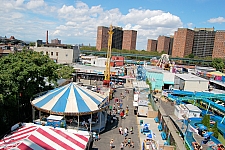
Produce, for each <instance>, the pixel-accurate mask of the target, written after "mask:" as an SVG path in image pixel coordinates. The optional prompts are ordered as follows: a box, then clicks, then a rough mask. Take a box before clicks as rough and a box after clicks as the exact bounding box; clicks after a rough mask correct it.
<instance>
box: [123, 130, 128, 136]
mask: <svg viewBox="0 0 225 150" xmlns="http://www.w3.org/2000/svg"><path fill="white" fill-rule="evenodd" d="M123 132H124V137H126V136H127V134H128V133H127V128H124V130H123Z"/></svg>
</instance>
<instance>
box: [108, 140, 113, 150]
mask: <svg viewBox="0 0 225 150" xmlns="http://www.w3.org/2000/svg"><path fill="white" fill-rule="evenodd" d="M109 146H110V149H111V150H112V149H113V139H111V141H110V143H109Z"/></svg>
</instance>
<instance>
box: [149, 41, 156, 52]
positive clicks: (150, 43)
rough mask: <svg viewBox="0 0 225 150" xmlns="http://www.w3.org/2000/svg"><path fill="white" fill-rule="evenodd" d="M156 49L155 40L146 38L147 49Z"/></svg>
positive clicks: (150, 50)
mask: <svg viewBox="0 0 225 150" xmlns="http://www.w3.org/2000/svg"><path fill="white" fill-rule="evenodd" d="M156 50H157V40H152V39H148V44H147V51H149V52H152V51H156Z"/></svg>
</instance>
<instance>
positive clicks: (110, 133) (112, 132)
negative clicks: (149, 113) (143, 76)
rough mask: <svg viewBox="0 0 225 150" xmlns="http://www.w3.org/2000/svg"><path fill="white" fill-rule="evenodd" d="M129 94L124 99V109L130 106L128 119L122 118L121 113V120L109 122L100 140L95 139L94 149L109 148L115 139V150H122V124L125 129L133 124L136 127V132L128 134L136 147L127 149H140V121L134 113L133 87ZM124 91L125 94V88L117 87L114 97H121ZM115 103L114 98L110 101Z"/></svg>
mask: <svg viewBox="0 0 225 150" xmlns="http://www.w3.org/2000/svg"><path fill="white" fill-rule="evenodd" d="M129 91H130V92H129V94H126V97H125V98H124V99H123V109H125V108H126V106H127V105H128V106H129V113H128V116H127V117H126V119H122V120H121V119H120V117H119V115H118V118H119V121H118V122H115V123H114V124H108V125H107V129H106V131H105V132H104V133H102V134H101V135H100V138H101V139H100V140H99V141H95V142H94V144H93V148H92V150H109V149H110V147H109V142H110V140H111V139H114V145H115V148H113V150H120V143H121V142H122V141H123V140H124V136H122V135H120V134H119V127H120V126H122V128H123V129H124V128H125V127H128V129H129V128H130V127H132V126H133V128H134V134H128V136H127V137H128V138H131V139H132V140H133V141H134V146H135V147H134V148H129V147H125V150H128V149H131V150H132V149H133V150H140V138H139V134H138V133H139V132H138V122H137V117H136V116H135V115H134V111H133V110H134V107H133V91H132V89H129ZM121 92H122V93H123V94H124V95H125V88H121V89H117V92H115V93H114V97H119V96H120V93H121ZM113 104H114V100H112V101H111V102H110V105H113Z"/></svg>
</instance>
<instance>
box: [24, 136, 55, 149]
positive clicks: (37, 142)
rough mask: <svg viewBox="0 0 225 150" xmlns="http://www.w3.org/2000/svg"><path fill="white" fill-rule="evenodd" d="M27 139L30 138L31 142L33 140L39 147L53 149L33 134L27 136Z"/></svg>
mask: <svg viewBox="0 0 225 150" xmlns="http://www.w3.org/2000/svg"><path fill="white" fill-rule="evenodd" d="M28 139H29V140H31V141H32V142H34V143H35V144H37V145H39V146H40V147H42V148H44V149H51V150H53V149H55V148H53V147H51V146H50V145H48V144H47V143H45V142H43V141H42V140H40V139H39V138H37V137H36V136H34V135H31V136H29V137H28Z"/></svg>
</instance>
